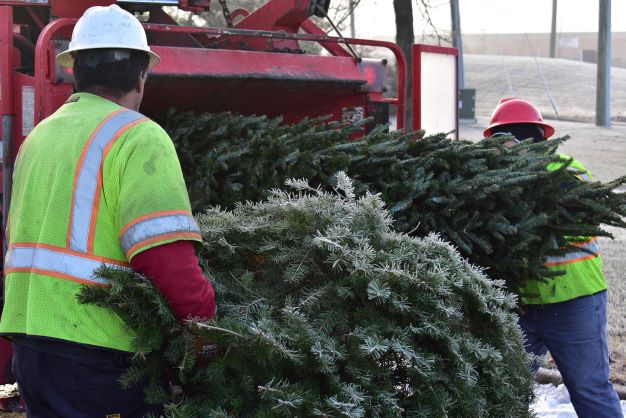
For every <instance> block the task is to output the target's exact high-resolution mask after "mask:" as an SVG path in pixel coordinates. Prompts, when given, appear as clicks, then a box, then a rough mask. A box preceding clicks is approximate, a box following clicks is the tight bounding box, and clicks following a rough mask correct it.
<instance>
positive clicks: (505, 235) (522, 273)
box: [163, 112, 626, 291]
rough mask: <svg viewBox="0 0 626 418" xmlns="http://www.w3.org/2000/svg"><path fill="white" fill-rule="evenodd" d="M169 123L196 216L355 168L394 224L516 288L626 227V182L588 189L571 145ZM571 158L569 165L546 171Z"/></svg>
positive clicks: (259, 122)
mask: <svg viewBox="0 0 626 418" xmlns="http://www.w3.org/2000/svg"><path fill="white" fill-rule="evenodd" d="M163 124H164V126H165V128H166V130H167V131H168V132H169V133H170V135H171V136H172V138H173V140H174V143H175V145H176V148H177V151H178V154H179V157H180V160H181V164H182V167H183V172H184V175H185V178H186V181H187V185H188V188H189V193H190V197H191V200H192V206H193V207H194V209H195V210H197V211H202V210H204V209H205V208H207V207H209V206H211V205H221V206H222V207H226V208H233V207H234V206H235V205H236V204H237V202H243V201H258V200H260V199H262V198H264V197H266V193H267V190H269V189H271V188H280V187H283V184H284V181H285V180H286V179H288V178H307V179H309V181H310V182H311V184H312V185H314V186H324V187H327V186H328V185H330V184H333V182H334V176H335V175H336V173H337V172H339V171H346V172H347V173H348V175H350V176H351V178H352V179H353V181H354V184H355V190H356V192H357V194H363V193H365V192H366V191H371V192H372V193H380V196H381V198H382V199H383V200H384V201H385V202H386V203H387V205H388V208H389V210H390V212H391V214H392V216H393V218H394V227H395V228H397V229H398V230H400V231H404V232H407V233H409V234H411V235H413V236H425V235H427V234H429V233H431V232H436V233H438V234H440V235H441V236H442V238H444V239H445V240H448V241H450V242H451V243H453V244H454V245H455V246H456V247H457V248H458V249H459V250H460V251H461V252H462V254H463V255H464V256H465V257H467V258H468V259H469V260H470V261H471V262H472V263H474V264H476V265H479V266H482V267H485V268H487V269H488V270H487V273H488V274H489V275H490V276H492V277H494V278H503V279H506V280H507V284H508V286H509V288H510V289H511V290H513V291H516V289H517V288H518V287H519V285H520V283H522V282H523V281H524V280H526V279H528V278H534V279H545V278H547V277H550V276H551V275H554V274H555V273H554V272H550V271H548V270H547V269H546V268H545V267H544V265H543V260H544V258H545V257H546V256H558V255H563V254H564V253H566V252H568V251H570V250H571V248H568V244H567V240H566V237H567V236H609V235H610V234H608V233H607V232H606V231H604V230H603V229H602V228H601V225H603V224H605V225H615V226H621V227H624V226H626V223H624V220H623V216H624V215H626V195H625V194H620V193H615V192H614V190H615V188H616V187H618V186H620V185H622V184H624V183H625V182H626V178H620V179H617V180H615V181H614V182H611V183H608V184H601V183H583V182H581V181H579V180H578V179H576V178H575V176H574V175H572V171H571V170H570V167H568V163H569V161H568V159H567V158H561V157H560V156H559V155H558V154H557V153H556V149H557V147H558V145H559V144H560V143H561V141H562V140H550V141H545V142H543V143H540V144H531V143H528V142H525V143H522V144H520V145H517V146H515V147H513V148H507V147H505V146H504V145H503V144H504V142H505V141H507V140H508V138H501V139H499V140H495V139H494V140H483V141H480V142H478V143H470V142H466V141H460V142H456V141H452V140H450V139H448V138H446V135H444V134H441V135H434V136H430V137H426V138H422V135H423V132H409V133H404V132H392V133H388V132H386V131H385V130H384V127H379V128H378V129H375V130H373V131H372V132H370V133H369V134H367V135H365V136H363V137H362V138H360V139H358V140H355V138H356V137H357V136H358V135H362V127H363V126H364V124H365V121H364V122H361V123H356V124H350V123H341V122H326V121H324V120H323V119H314V120H303V121H302V122H300V123H298V124H295V125H282V124H281V120H280V119H268V118H266V117H262V116H261V117H254V116H241V115H233V114H230V113H222V114H195V113H184V112H183V113H180V112H171V113H170V114H169V115H168V116H167V117H166V118H165V119H164V121H163ZM560 160H563V161H562V167H561V169H559V170H556V171H553V172H548V171H547V170H546V166H547V165H548V164H550V163H552V162H555V161H560Z"/></svg>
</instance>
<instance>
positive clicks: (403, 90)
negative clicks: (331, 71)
mask: <svg viewBox="0 0 626 418" xmlns="http://www.w3.org/2000/svg"><path fill="white" fill-rule="evenodd" d="M144 28H145V29H146V31H148V32H166V33H189V34H205V35H210V36H216V35H217V36H219V35H242V36H250V37H259V38H268V39H288V40H298V41H312V42H318V43H328V44H344V43H350V44H351V45H367V46H372V47H378V48H386V49H389V50H391V52H392V53H393V54H394V56H395V57H396V61H397V65H398V97H397V98H396V99H393V100H395V101H396V104H397V106H398V111H397V114H398V116H397V117H398V128H404V127H405V119H406V95H407V83H406V80H407V65H406V58H405V56H404V53H403V52H402V49H401V48H400V47H399V46H398V45H396V44H394V43H392V42H385V41H375V40H366V39H356V38H337V37H332V36H320V35H310V34H298V33H277V32H272V31H263V30H243V29H232V28H196V27H185V26H175V25H160V24H151V23H147V24H144ZM246 52H250V51H246ZM275 56H276V54H272V55H270V56H269V57H270V58H268V59H269V61H268V65H271V62H272V60H273V59H274V57H275ZM288 56H290V57H295V56H297V55H294V54H288ZM315 57H317V58H320V57H319V56H315ZM355 63H356V60H355ZM386 102H387V103H394V102H393V101H389V100H387V101H386Z"/></svg>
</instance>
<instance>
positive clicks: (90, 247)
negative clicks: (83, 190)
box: [87, 118, 146, 253]
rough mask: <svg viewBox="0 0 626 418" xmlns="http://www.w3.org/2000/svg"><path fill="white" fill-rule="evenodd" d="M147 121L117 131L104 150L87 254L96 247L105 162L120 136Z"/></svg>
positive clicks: (137, 121) (136, 122) (95, 193)
mask: <svg viewBox="0 0 626 418" xmlns="http://www.w3.org/2000/svg"><path fill="white" fill-rule="evenodd" d="M145 120H146V118H142V119H139V120H136V121H134V122H131V123H129V124H128V125H126V126H124V127H123V128H122V129H120V130H119V131H117V133H116V134H115V136H114V137H113V138H112V139H111V140H110V141H109V143H108V144H107V145H106V147H105V148H104V151H103V153H102V159H101V160H100V168H99V170H98V183H97V185H96V191H95V192H94V202H93V207H92V208H91V216H90V218H91V219H90V222H89V235H88V238H87V252H88V253H93V245H94V240H95V236H96V223H97V221H98V209H99V208H100V198H101V195H102V169H103V165H104V160H105V159H106V157H107V155H108V154H109V151H110V150H111V147H112V146H113V145H114V144H115V142H116V141H117V140H118V139H119V137H120V136H122V135H123V134H124V133H125V132H126V131H128V130H129V129H130V128H132V127H133V126H135V125H137V124H139V123H141V122H143V121H145Z"/></svg>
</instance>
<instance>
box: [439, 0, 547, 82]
mask: <svg viewBox="0 0 626 418" xmlns="http://www.w3.org/2000/svg"><path fill="white" fill-rule="evenodd" d="M554 1H556V0H554ZM450 16H451V18H452V19H451V20H452V46H454V47H455V48H457V49H458V50H459V88H460V89H464V88H465V73H464V70H463V38H462V37H461V13H460V12H459V0H450Z"/></svg>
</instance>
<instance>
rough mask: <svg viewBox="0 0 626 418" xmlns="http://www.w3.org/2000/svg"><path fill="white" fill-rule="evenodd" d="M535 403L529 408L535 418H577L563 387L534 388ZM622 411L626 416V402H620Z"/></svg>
mask: <svg viewBox="0 0 626 418" xmlns="http://www.w3.org/2000/svg"><path fill="white" fill-rule="evenodd" d="M535 396H536V399H535V402H534V403H533V404H532V405H531V408H532V409H533V410H534V411H535V414H536V415H537V418H577V417H578V416H577V415H576V412H574V407H573V406H572V403H571V401H570V398H569V393H568V392H567V389H566V388H565V385H563V384H561V385H559V386H554V385H551V384H547V385H537V386H536V387H535ZM620 403H621V404H622V411H623V412H624V414H625V415H626V401H621V402H620Z"/></svg>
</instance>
